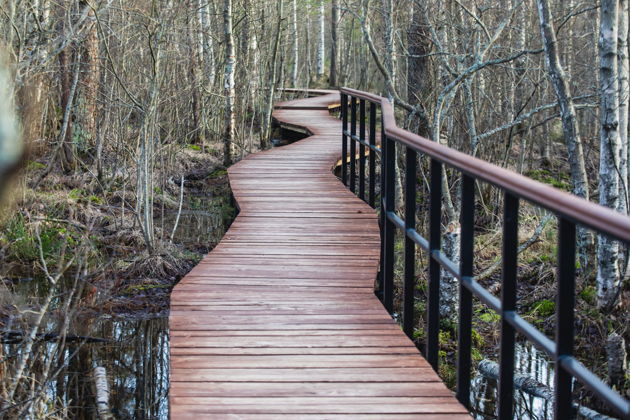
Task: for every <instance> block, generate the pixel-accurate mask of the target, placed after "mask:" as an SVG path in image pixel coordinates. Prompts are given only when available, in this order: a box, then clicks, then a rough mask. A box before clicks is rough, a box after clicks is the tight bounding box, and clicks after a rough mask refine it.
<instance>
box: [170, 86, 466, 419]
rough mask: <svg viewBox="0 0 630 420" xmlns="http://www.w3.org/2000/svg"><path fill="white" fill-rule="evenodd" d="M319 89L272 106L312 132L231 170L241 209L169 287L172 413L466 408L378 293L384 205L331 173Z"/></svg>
mask: <svg viewBox="0 0 630 420" xmlns="http://www.w3.org/2000/svg"><path fill="white" fill-rule="evenodd" d="M322 93H323V94H324V96H319V97H312V98H307V99H298V100H294V101H287V102H283V103H281V104H278V105H276V110H275V111H274V114H273V117H274V118H275V119H276V121H278V122H279V123H280V124H282V125H283V126H285V127H288V128H292V129H296V130H301V131H303V132H305V133H310V134H311V136H310V137H308V138H306V139H303V140H300V141H299V142H295V143H292V144H290V145H288V146H284V147H281V148H274V149H271V150H267V151H263V152H260V153H258V154H256V155H251V156H249V157H247V158H246V159H244V160H242V161H240V162H238V163H236V164H235V165H233V166H232V167H230V168H229V169H228V174H229V179H230V185H231V188H232V191H233V194H234V197H235V199H236V202H237V205H238V207H239V210H240V213H239V215H238V217H237V218H236V220H235V221H234V222H233V223H232V225H231V227H230V228H229V230H228V232H227V233H226V234H225V236H224V238H223V239H222V241H221V242H220V243H219V245H218V246H216V247H215V249H214V250H213V251H212V252H211V253H210V254H208V255H207V256H206V257H204V258H203V259H202V260H201V261H200V263H199V264H198V265H197V266H196V267H195V268H194V269H193V270H192V271H191V272H190V273H189V274H188V275H187V276H186V277H184V278H183V279H182V280H181V282H180V283H179V284H178V285H177V286H176V287H175V289H174V290H173V293H172V296H171V314H170V319H169V325H170V333H171V339H170V346H171V349H170V361H171V371H170V379H171V388H170V391H169V400H170V404H171V406H170V408H171V411H170V415H171V418H173V419H188V418H191V419H195V420H198V419H199V418H213V419H258V420H264V419H274V420H275V419H280V420H282V419H298V420H299V419H324V418H325V419H393V420H397V419H401V420H402V419H412V418H413V419H416V418H422V419H425V420H432V419H433V420H461V419H464V418H470V417H469V416H468V414H467V413H466V410H465V409H464V407H463V406H461V405H460V404H459V403H458V402H457V400H456V399H455V398H454V397H453V395H452V393H451V392H450V391H449V390H448V389H447V388H446V386H444V384H443V383H442V382H441V380H440V379H439V377H438V376H437V375H436V374H435V372H434V371H433V369H432V368H431V367H430V366H429V365H428V363H427V362H426V361H425V359H424V358H422V356H421V355H420V353H419V351H418V349H417V348H416V347H415V345H414V344H413V343H412V342H411V340H409V339H408V338H407V337H406V336H405V335H404V334H403V333H402V331H401V329H400V326H399V325H398V324H397V323H396V322H395V321H394V320H393V319H392V318H391V316H390V315H389V314H388V313H387V311H386V310H385V309H384V308H383V306H382V305H381V303H380V302H379V301H378V299H377V298H376V296H375V295H374V290H373V287H374V283H375V280H376V275H377V272H378V268H379V264H380V261H379V259H380V232H379V226H378V219H377V215H376V213H375V212H374V211H373V210H372V209H371V208H370V207H369V206H368V205H367V204H365V203H364V202H362V201H361V200H359V199H358V198H357V197H356V196H355V195H354V194H353V193H352V192H350V191H349V190H348V189H346V188H345V187H344V186H343V185H342V184H341V183H340V182H339V180H338V179H337V178H336V177H335V176H334V175H333V173H332V170H333V168H334V167H335V165H336V164H337V163H338V162H339V157H340V155H341V135H340V133H341V127H340V124H341V123H340V121H339V120H338V119H336V118H333V117H331V116H330V114H329V112H328V109H329V106H331V105H333V104H335V103H338V102H339V95H338V93H337V92H335V91H325V92H322Z"/></svg>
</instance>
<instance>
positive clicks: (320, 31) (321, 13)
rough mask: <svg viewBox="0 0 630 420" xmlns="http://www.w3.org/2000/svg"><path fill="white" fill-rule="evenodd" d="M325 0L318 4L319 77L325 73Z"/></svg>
mask: <svg viewBox="0 0 630 420" xmlns="http://www.w3.org/2000/svg"><path fill="white" fill-rule="evenodd" d="M324 17H325V13H324V0H320V1H319V6H318V19H319V21H318V33H317V36H318V37H317V77H321V76H323V75H324V60H325V59H326V55H325V54H326V52H325V50H324V46H325V41H326V32H325V30H326V27H325V25H324Z"/></svg>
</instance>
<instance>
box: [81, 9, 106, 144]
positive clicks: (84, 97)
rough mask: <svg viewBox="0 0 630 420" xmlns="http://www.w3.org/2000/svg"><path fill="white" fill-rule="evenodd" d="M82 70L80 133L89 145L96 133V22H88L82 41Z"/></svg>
mask: <svg viewBox="0 0 630 420" xmlns="http://www.w3.org/2000/svg"><path fill="white" fill-rule="evenodd" d="M89 17H90V19H92V20H95V17H94V11H93V10H90V13H89ZM82 57H83V63H82V67H83V69H82V70H83V71H82V73H81V75H82V78H81V79H82V80H81V82H80V86H82V87H83V90H82V94H81V97H80V99H81V102H80V103H81V109H80V110H79V112H80V113H81V116H80V120H81V124H80V127H81V134H82V140H83V141H84V142H86V143H89V144H90V145H94V144H95V142H96V137H97V135H98V133H97V126H96V121H97V115H98V113H97V108H96V104H97V98H98V91H99V84H100V80H101V73H100V64H99V57H100V54H99V42H98V31H97V26H96V22H92V23H91V24H90V28H89V30H88V33H87V36H86V37H85V39H84V41H83V48H82Z"/></svg>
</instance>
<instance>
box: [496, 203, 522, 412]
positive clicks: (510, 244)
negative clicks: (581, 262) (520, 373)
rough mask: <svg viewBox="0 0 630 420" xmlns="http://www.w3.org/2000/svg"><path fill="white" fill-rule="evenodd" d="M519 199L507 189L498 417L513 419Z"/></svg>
mask: <svg viewBox="0 0 630 420" xmlns="http://www.w3.org/2000/svg"><path fill="white" fill-rule="evenodd" d="M518 206H519V199H518V198H517V197H515V196H514V195H512V194H510V193H508V192H506V193H505V203H504V209H503V274H502V275H503V281H502V286H501V287H502V288H501V308H502V310H503V314H502V316H501V350H500V359H499V360H500V368H499V369H500V371H499V416H498V417H499V420H508V419H509V420H511V419H512V415H513V411H514V347H515V339H516V334H515V330H514V327H512V326H511V325H510V324H509V323H508V321H507V320H506V318H505V315H506V313H509V312H514V311H515V310H516V279H517V263H518V253H517V249H518Z"/></svg>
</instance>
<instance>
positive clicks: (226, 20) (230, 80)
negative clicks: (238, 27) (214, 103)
mask: <svg viewBox="0 0 630 420" xmlns="http://www.w3.org/2000/svg"><path fill="white" fill-rule="evenodd" d="M223 31H224V40H225V49H226V51H225V74H224V79H225V80H224V92H225V93H224V95H225V134H224V138H223V164H224V165H225V166H226V167H227V166H230V165H231V164H232V162H233V154H234V152H233V151H234V140H235V139H234V135H235V130H234V128H235V126H236V116H235V112H234V102H235V99H236V90H235V88H234V72H235V68H236V53H235V51H234V36H233V34H232V0H224V2H223Z"/></svg>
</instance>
